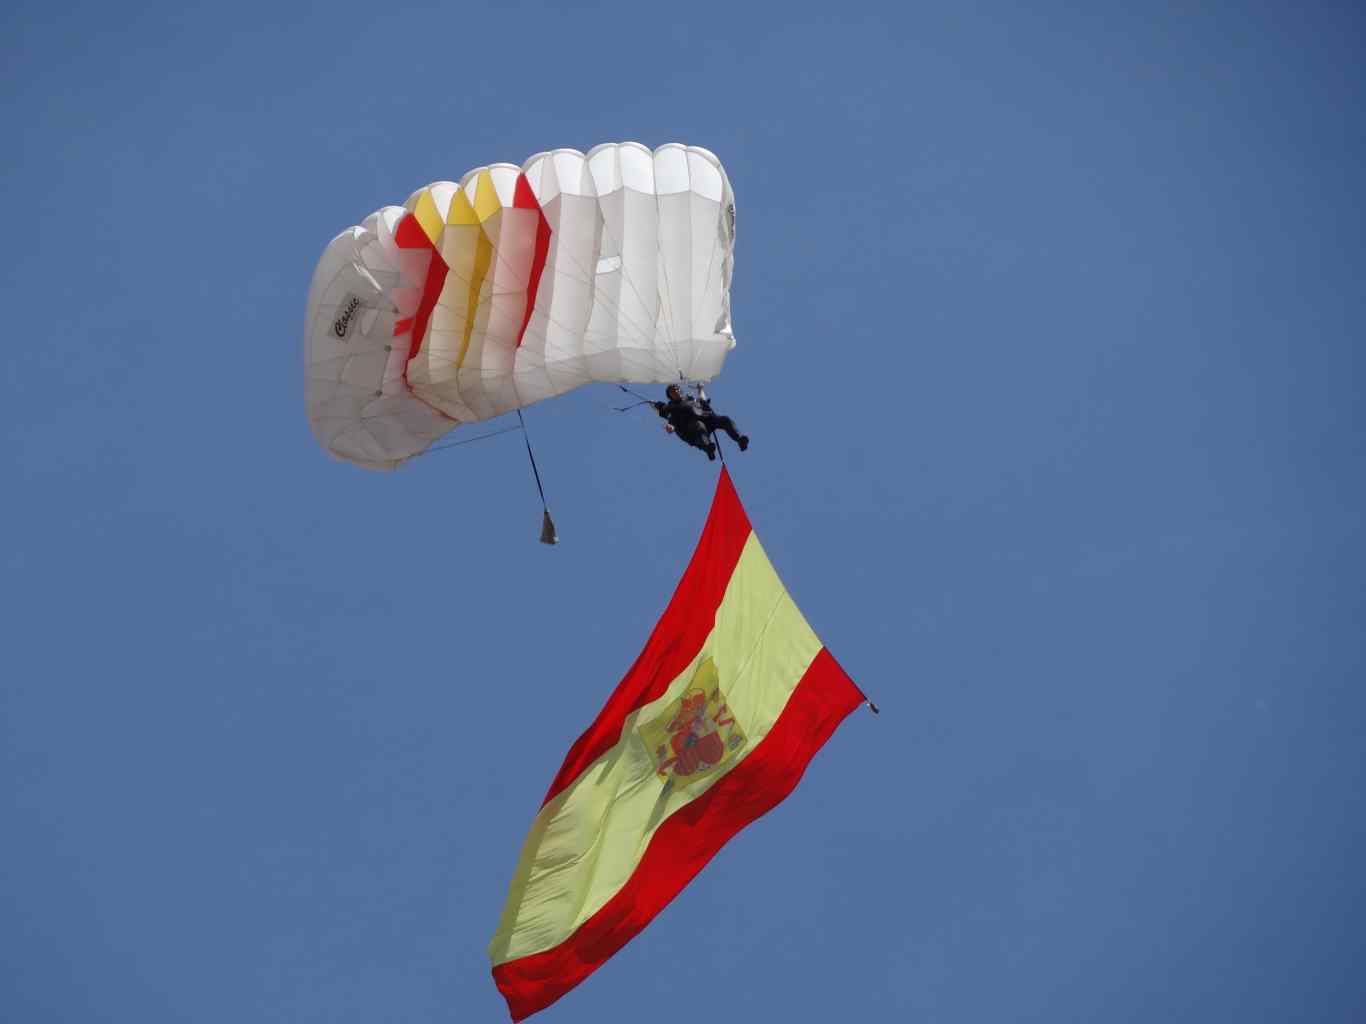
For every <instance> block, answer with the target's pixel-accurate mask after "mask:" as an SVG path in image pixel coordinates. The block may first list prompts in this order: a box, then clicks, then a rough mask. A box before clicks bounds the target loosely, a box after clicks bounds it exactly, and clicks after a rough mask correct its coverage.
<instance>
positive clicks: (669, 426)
mask: <svg viewBox="0 0 1366 1024" xmlns="http://www.w3.org/2000/svg"><path fill="white" fill-rule="evenodd" d="M673 432H674V425H673V424H672V423H666V424H664V433H666V434H672V433H673Z"/></svg>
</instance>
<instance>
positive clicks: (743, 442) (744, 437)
mask: <svg viewBox="0 0 1366 1024" xmlns="http://www.w3.org/2000/svg"><path fill="white" fill-rule="evenodd" d="M735 443H736V444H738V445H739V446H740V450H741V451H744V450H745V449H747V448H748V447H749V435H748V434H741V435H740V440H738V441H736V442H735Z"/></svg>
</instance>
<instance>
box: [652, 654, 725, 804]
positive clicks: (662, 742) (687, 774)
mask: <svg viewBox="0 0 1366 1024" xmlns="http://www.w3.org/2000/svg"><path fill="white" fill-rule="evenodd" d="M640 737H641V739H643V740H644V741H645V746H646V748H647V749H649V750H650V751H651V752H652V753H653V754H654V759H655V773H656V774H657V775H658V776H659V777H660V778H661V779H664V780H667V781H666V782H665V785H666V786H671V785H673V781H674V779H680V780H685V781H692V780H693V779H697V778H702V777H704V776H706V775H707V774H708V773H710V772H714V771H717V770H719V769H720V768H722V767H723V766H724V765H725V764H726V763H727V762H728V761H730V760H731V759H733V757H734V756H735V755H736V754H737V753H739V751H740V748H741V747H743V746H744V745H745V732H744V730H743V729H742V728H741V727H740V723H739V722H737V721H736V720H735V716H734V715H733V714H731V711H730V708H729V707H728V706H727V705H726V698H725V695H724V694H723V693H722V692H721V688H720V686H719V685H718V683H717V675H716V665H715V663H714V662H713V661H712V660H711V658H705V659H703V661H702V664H701V665H699V666H698V667H697V672H696V673H695V674H694V675H693V678H692V681H691V682H690V683H689V684H688V688H687V689H686V690H685V691H683V694H682V696H680V697H679V698H678V700H676V701H674V702H673V703H672V704H670V705H669V706H668V707H666V708H665V709H664V713H663V714H661V715H659V716H657V717H655V718H653V719H651V720H650V721H649V722H647V723H646V724H644V725H642V726H641V727H640Z"/></svg>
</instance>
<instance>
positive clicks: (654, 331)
mask: <svg viewBox="0 0 1366 1024" xmlns="http://www.w3.org/2000/svg"><path fill="white" fill-rule="evenodd" d="M734 244H735V199H734V195H733V193H732V192H731V187H730V181H729V180H728V179H727V177H726V172H725V170H724V168H722V166H721V163H720V161H719V160H717V159H716V157H715V156H714V155H712V154H711V153H710V152H708V151H707V150H705V149H701V148H699V147H697V146H684V145H681V144H677V143H671V144H669V145H666V146H660V147H659V148H658V149H656V150H654V151H653V152H651V151H650V150H649V149H648V148H646V147H645V146H642V145H640V144H638V143H634V142H624V143H612V144H607V145H602V146H597V147H595V148H594V149H592V150H590V151H589V152H588V154H587V155H585V154H583V153H580V152H578V151H577V150H573V149H557V150H553V151H551V152H547V153H538V154H537V155H535V156H533V157H532V158H531V159H529V160H528V161H527V162H526V163H525V164H523V165H522V166H521V167H520V168H518V167H515V166H513V165H512V164H491V165H490V166H488V167H479V168H476V169H475V170H472V171H470V172H469V173H468V174H466V175H465V176H464V178H462V179H461V180H460V183H459V184H458V185H457V184H454V183H452V182H449V181H438V182H436V183H434V184H432V185H428V186H427V187H426V188H422V189H419V190H418V191H416V192H414V193H413V194H412V196H410V197H409V199H408V201H407V202H406V203H405V204H404V205H403V206H401V207H399V206H386V207H384V208H383V209H380V210H377V211H375V212H374V213H372V214H371V215H370V216H369V217H367V218H365V221H364V222H363V223H362V224H360V225H359V226H357V227H352V228H350V229H348V230H346V231H343V232H342V233H341V234H340V235H338V236H337V237H336V238H334V239H333V240H332V242H331V244H330V245H328V247H327V249H326V250H325V251H324V252H323V255H322V259H321V260H319V262H318V267H317V270H316V271H315V272H314V274H313V284H312V287H311V288H310V289H309V295H308V322H307V325H306V328H305V334H304V364H305V373H306V379H307V382H306V394H305V398H306V402H307V405H308V419H309V422H310V424H311V425H312V427H313V432H314V434H315V435H316V436H317V438H318V440H319V441H320V442H321V443H322V445H323V446H324V447H325V448H326V449H327V450H328V451H330V452H332V453H333V454H334V455H336V456H338V457H340V458H342V459H346V460H348V461H350V462H354V463H356V464H358V465H361V466H367V467H370V468H374V469H389V468H393V467H394V466H397V465H399V464H400V463H401V462H403V461H404V460H405V459H408V458H411V457H412V456H414V455H417V454H419V453H420V452H422V451H423V450H424V449H425V448H427V447H428V446H429V445H430V444H431V443H432V442H433V441H435V440H436V439H437V438H439V437H441V436H442V435H443V434H445V433H446V432H448V431H449V430H451V429H452V428H454V427H456V426H458V425H459V424H461V423H472V422H476V421H478V420H485V419H489V418H490V417H493V416H498V415H501V414H502V413H506V412H511V411H512V410H514V409H520V408H521V407H523V406H526V405H530V404H531V403H533V402H539V401H540V400H542V399H544V398H551V397H553V396H555V395H561V394H564V393H565V392H566V391H569V390H570V389H571V388H576V387H578V386H579V385H580V384H587V383H590V382H592V381H606V382H614V381H615V382H635V383H640V384H647V383H660V384H662V383H668V382H671V381H679V380H681V379H686V380H692V381H707V380H711V379H712V378H713V377H715V376H716V375H717V374H718V373H719V372H720V371H721V365H722V363H723V362H724V361H725V358H726V353H727V352H729V351H730V349H731V348H733V347H734V346H735V340H734V338H733V336H732V334H731V324H730V281H731V264H732V254H733V251H734Z"/></svg>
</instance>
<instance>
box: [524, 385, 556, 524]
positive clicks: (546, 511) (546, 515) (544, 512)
mask: <svg viewBox="0 0 1366 1024" xmlns="http://www.w3.org/2000/svg"><path fill="white" fill-rule="evenodd" d="M517 422H518V423H520V424H521V425H522V440H523V441H525V442H526V457H527V458H528V459H530V460H531V474H532V476H534V477H535V478H536V491H537V493H538V494H540V496H541V543H542V544H558V543H559V542H560V537H559V535H558V534H557V533H556V532H555V521H554V520H553V519H551V518H550V506H549V505H547V504H546V501H545V488H544V487H542V486H541V471H540V470H539V469H537V468H536V456H535V454H534V453H533V452H532V451H531V435H530V434H528V433H527V429H526V420H524V419H523V418H522V410H521V409H518V410H517Z"/></svg>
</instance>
